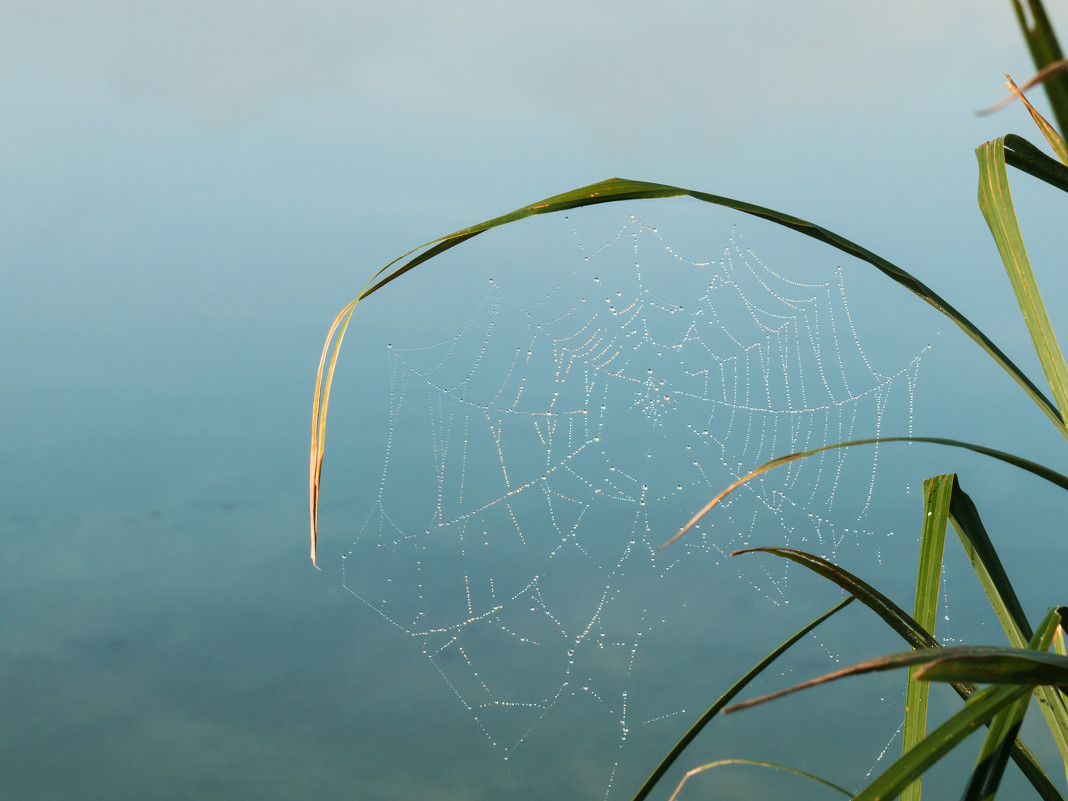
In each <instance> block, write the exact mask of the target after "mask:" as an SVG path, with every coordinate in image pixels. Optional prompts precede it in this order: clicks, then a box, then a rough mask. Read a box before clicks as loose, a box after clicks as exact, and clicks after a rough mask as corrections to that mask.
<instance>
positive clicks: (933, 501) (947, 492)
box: [901, 474, 956, 801]
mask: <svg viewBox="0 0 1068 801" xmlns="http://www.w3.org/2000/svg"><path fill="white" fill-rule="evenodd" d="M955 484H956V476H954V475H952V474H950V475H944V476H935V477H934V478H928V479H925V480H924V482H923V531H922V535H921V537H920V558H919V566H918V568H917V575H916V604H915V608H914V610H913V613H912V616H913V618H915V620H916V622H917V623H919V624H920V625H921V626H923V628H924V629H926V630H927V633H928V634H931V635H932V636H933V635H934V633H935V621H936V620H937V619H938V590H939V587H940V585H941V582H942V556H943V554H944V552H945V544H946V526H947V524H948V522H949V507H950V499H951V498H952V496H953V487H954V485H955ZM918 669H919V668H917V667H910V668H909V676H908V681H907V683H906V685H905V723H904V725H903V727H902V730H901V752H902V753H907V752H908V751H909V750H910V749H911V748H912V747H913V746H915V745H916V744H917V743H919V742H920V741H921V740H922V739H923V738H924V736H925V735H926V733H927V699H928V696H929V695H930V690H931V688H930V685H928V684H927V682H924V681H914V678H915V675H916V671H917V670H918ZM922 781H923V779H922V777H921V778H919V779H917V780H916V781H914V782H913V783H912V784H910V785H909V786H908V787H906V788H905V790H904V792H903V793H902V794H901V798H902V799H903V801H920V797H921V792H922Z"/></svg>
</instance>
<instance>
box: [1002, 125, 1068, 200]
mask: <svg viewBox="0 0 1068 801" xmlns="http://www.w3.org/2000/svg"><path fill="white" fill-rule="evenodd" d="M1004 139H1005V163H1006V164H1008V165H1009V166H1011V167H1015V168H1016V169H1018V170H1020V172H1025V173H1027V174H1028V175H1030V176H1032V177H1033V178H1038V179H1039V180H1040V181H1045V182H1046V183H1047V184H1049V185H1050V186H1052V187H1056V188H1057V189H1060V190H1061V191H1062V192H1068V167H1065V166H1064V165H1063V164H1061V163H1060V162H1058V161H1057V160H1056V159H1051V158H1050V157H1049V156H1047V155H1046V154H1045V153H1043V152H1042V151H1041V150H1039V149H1038V148H1037V147H1035V146H1034V145H1032V144H1031V143H1030V142H1028V141H1027V140H1026V139H1024V138H1023V137H1022V136H1017V135H1016V134H1006V135H1005V137H1004Z"/></svg>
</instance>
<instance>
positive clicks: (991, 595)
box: [950, 483, 1031, 648]
mask: <svg viewBox="0 0 1068 801" xmlns="http://www.w3.org/2000/svg"><path fill="white" fill-rule="evenodd" d="M950 520H951V521H952V523H953V528H954V530H955V531H956V532H957V536H958V538H959V539H960V543H961V546H962V547H963V548H964V553H965V554H966V555H967V557H968V561H970V562H971V564H972V569H974V570H975V574H976V575H977V576H978V577H979V583H980V584H982V586H983V590H984V591H985V592H986V596H987V599H988V600H989V601H990V605H991V606H992V607H993V609H994V613H995V614H996V615H997V617H998V620H999V621H1000V622H1001V626H1002V628H1003V629H1005V634H1006V635H1007V636H1008V638H1009V644H1010V645H1012V646H1014V647H1016V648H1026V647H1027V642H1028V640H1030V639H1031V626H1030V624H1029V623H1028V622H1027V617H1026V615H1024V611H1023V606H1022V605H1021V604H1020V600H1019V598H1018V597H1017V596H1016V591H1015V590H1014V589H1013V587H1012V583H1011V582H1010V581H1009V577H1008V575H1007V574H1006V573H1005V568H1004V566H1003V565H1002V564H1001V559H1000V558H999V557H998V554H997V551H996V550H995V549H994V545H993V543H992V542H991V541H990V536H989V535H988V534H987V532H986V527H985V526H984V525H983V521H982V520H981V519H980V517H979V511H978V509H976V508H975V503H973V502H972V499H971V498H970V497H969V496H968V494H967V493H966V492H965V491H964V490H962V489H961V488H960V485H959V484H956V483H955V484H954V488H953V499H952V502H951V504H950Z"/></svg>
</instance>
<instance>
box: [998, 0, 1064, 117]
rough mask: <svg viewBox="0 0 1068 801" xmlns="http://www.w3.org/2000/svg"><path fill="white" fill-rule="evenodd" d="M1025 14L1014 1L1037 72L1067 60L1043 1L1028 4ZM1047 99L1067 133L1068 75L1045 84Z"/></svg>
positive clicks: (1020, 6)
mask: <svg viewBox="0 0 1068 801" xmlns="http://www.w3.org/2000/svg"><path fill="white" fill-rule="evenodd" d="M1026 3H1027V9H1026V11H1025V9H1024V5H1023V3H1021V0H1012V5H1013V8H1014V9H1015V11H1016V20H1017V22H1019V23H1020V30H1021V31H1022V32H1023V35H1024V40H1025V41H1026V42H1027V49H1028V50H1030V51H1031V58H1032V60H1033V61H1034V62H1035V68H1036V69H1037V70H1039V71H1041V70H1042V69H1043V68H1045V67H1047V66H1049V65H1050V64H1053V63H1055V62H1057V61H1061V60H1063V59H1064V53H1063V52H1062V51H1061V46H1060V43H1059V42H1058V41H1057V35H1056V34H1055V33H1054V32H1053V26H1052V25H1051V24H1050V21H1049V17H1048V16H1047V15H1046V9H1045V8H1043V7H1042V0H1026ZM1044 86H1045V89H1046V97H1048V98H1049V104H1050V106H1052V108H1053V116H1054V117H1056V118H1057V124H1058V125H1059V126H1060V127H1061V130H1062V131H1068V74H1065V73H1060V74H1059V75H1055V76H1051V77H1050V78H1049V79H1047V80H1046V81H1045V83H1044Z"/></svg>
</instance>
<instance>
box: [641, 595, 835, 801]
mask: <svg viewBox="0 0 1068 801" xmlns="http://www.w3.org/2000/svg"><path fill="white" fill-rule="evenodd" d="M853 600H854V598H853V597H852V596H850V597H849V598H846V599H845V600H844V601H842V602H841V603H839V604H836V605H835V606H834V607H832V608H831V609H829V610H828V611H826V612H824V613H823V614H822V615H820V616H819V617H818V618H816V619H815V620H813V621H812V622H811V623H809V624H807V625H806V626H804V627H803V628H802V629H800V630H799V631H798V632H796V633H795V634H793V635H792V636H791V637H790V638H789V639H787V640H786V641H785V642H783V643H782V644H781V645H780V646H779V647H778V648H776V649H775V650H774V651H772V652H771V653H769V654H768V655H767V656H765V657H764V658H763V659H761V660H760V661H759V662H757V663H756V665H754V666H753V667H752V668H751V669H750V670H749V672H747V673H746V674H745V675H744V676H742V677H741V678H740V679H738V681H736V682H735V683H734V684H733V685H731V687H730V689H728V690H727V691H726V692H725V693H723V695H721V696H720V697H719V699H718V700H717V701H716V703H714V704H712V706H710V707H709V708H708V710H707V711H706V712H705V713H704V714H703V715H701V717H700V718H698V719H697V721H696V722H695V723H694V724H693V725H692V726H691V727H690V729H689V730H688V731H687V732H686V734H684V735H683V736H682V738H681V739H680V740H679V741H678V742H677V743H675V747H674V748H672V749H671V750H670V751H669V752H668V753H667V755H666V756H665V757H664V758H663V759H662V760H661V761H660V764H659V765H657V767H656V770H654V771H653V772H652V773H651V774H649V778H648V779H646V780H645V783H644V784H643V785H642V786H641V788H640V789H639V790H638V792H637V793H635V795H634V799H633V801H643V799H644V798H645V797H646V796H648V795H649V793H650V792H652V790H653V788H654V787H656V785H657V783H658V782H659V781H660V779H662V778H663V776H664V774H665V773H667V772H668V770H669V769H670V768H671V766H672V765H673V764H674V763H675V760H676V759H678V758H679V756H680V755H681V754H682V752H683V751H685V750H686V748H687V747H688V746H689V745H690V743H691V742H693V740H694V738H695V737H696V736H697V735H698V734H700V732H701V730H702V729H703V728H704V727H705V726H706V725H707V724H708V722H709V721H710V720H712V718H714V717H715V716H716V715H717V714H719V712H720V711H721V710H722V709H723V708H724V707H725V706H727V704H729V703H730V702H731V700H732V699H733V698H734V697H735V696H736V695H738V693H740V692H741V691H742V690H743V689H745V687H746V686H748V684H749V683H750V682H751V681H752V680H753V679H755V678H756V677H757V676H759V675H760V674H761V673H763V672H764V669H765V668H767V667H768V666H769V665H770V664H771V663H772V662H774V661H775V660H776V659H778V658H779V657H780V656H782V654H783V653H784V652H785V651H786V650H787V649H788V648H790V646H792V645H793V644H794V643H796V642H797V641H798V640H800V639H801V638H802V637H804V636H805V635H806V634H808V633H809V632H810V631H812V630H813V629H814V628H816V626H818V625H819V624H820V623H822V622H823V621H825V620H827V618H829V617H831V616H832V615H834V614H835V613H837V612H839V611H841V610H842V609H844V608H845V607H847V606H848V605H849V604H850V603H852V602H853ZM688 775H689V774H687V776H688ZM683 781H684V782H685V779H683ZM820 781H822V780H820ZM679 786H680V787H681V786H682V785H681V784H680V785H679ZM676 792H678V790H676ZM846 795H849V793H846Z"/></svg>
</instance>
